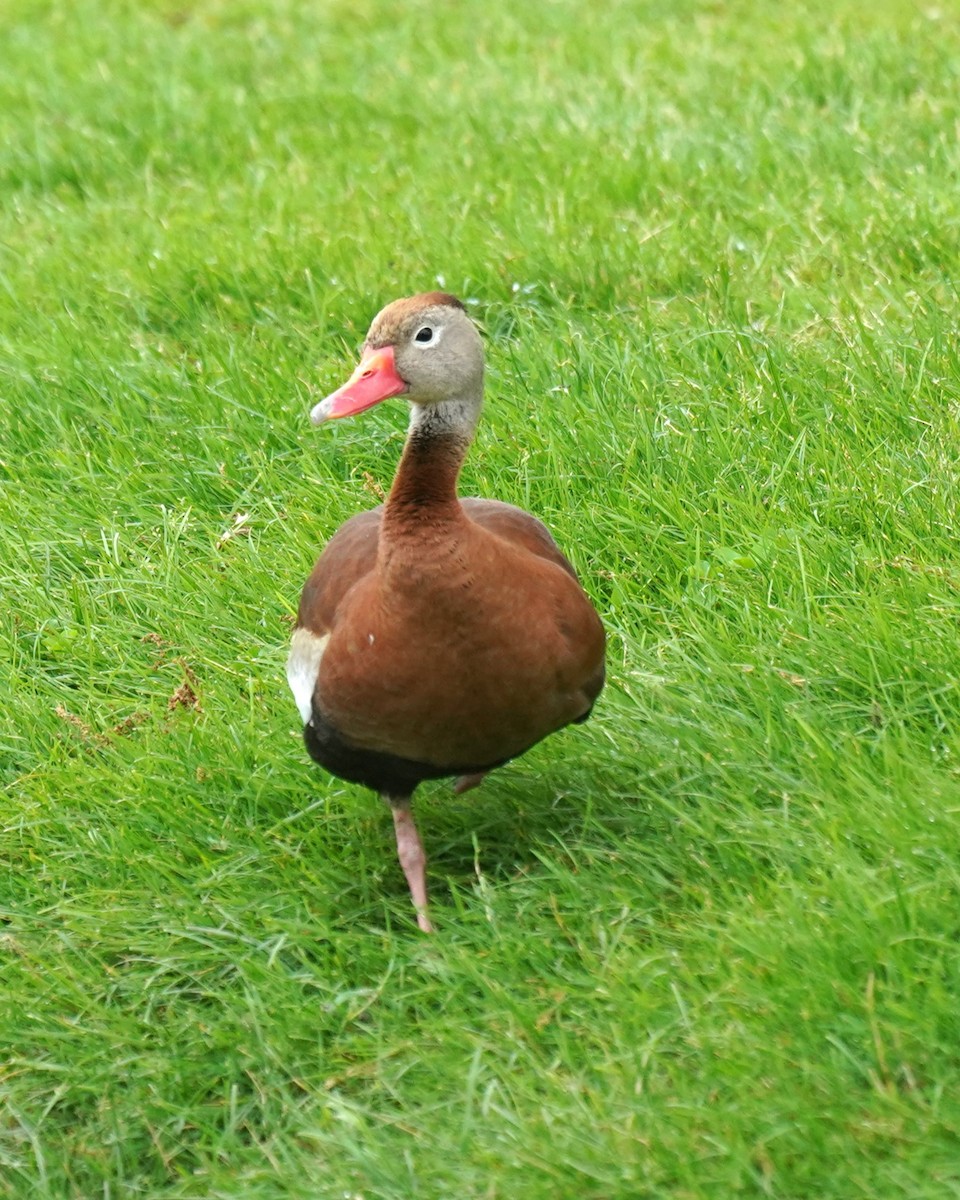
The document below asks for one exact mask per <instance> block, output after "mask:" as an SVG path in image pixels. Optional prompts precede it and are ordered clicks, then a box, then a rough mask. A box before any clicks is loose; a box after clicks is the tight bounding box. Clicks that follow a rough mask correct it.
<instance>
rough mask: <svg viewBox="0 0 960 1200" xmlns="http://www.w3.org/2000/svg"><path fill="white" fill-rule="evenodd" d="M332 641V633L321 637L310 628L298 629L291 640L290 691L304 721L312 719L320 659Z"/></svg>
mask: <svg viewBox="0 0 960 1200" xmlns="http://www.w3.org/2000/svg"><path fill="white" fill-rule="evenodd" d="M329 641H330V634H329V633H325V634H324V635H323V637H319V636H318V635H317V634H315V633H311V632H310V630H309V629H297V630H296V631H295V632H294V635H293V640H292V641H291V642H290V655H289V657H288V658H287V682H288V683H289V684H290V691H291V692H293V698H294V700H296V702H297V708H299V709H300V716H301V717H303V723H304V725H306V723H307V722H308V721H309V720H310V717H311V715H312V712H313V705H312V701H313V689H314V688H315V687H316V686H317V672H318V671H319V670H320V659H321V658H323V652H324V650H325V649H326V648H327V642H329Z"/></svg>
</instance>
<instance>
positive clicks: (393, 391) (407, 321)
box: [310, 292, 483, 425]
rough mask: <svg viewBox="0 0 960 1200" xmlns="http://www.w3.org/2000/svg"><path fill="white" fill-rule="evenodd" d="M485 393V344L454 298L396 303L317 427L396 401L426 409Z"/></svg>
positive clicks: (324, 403) (325, 405) (318, 414)
mask: <svg viewBox="0 0 960 1200" xmlns="http://www.w3.org/2000/svg"><path fill="white" fill-rule="evenodd" d="M482 392H483V343H482V342H481V340H480V335H479V333H478V332H477V327H476V326H475V325H474V323H473V321H471V319H470V317H469V316H468V315H467V310H466V309H465V308H464V307H463V305H462V304H461V303H460V301H459V300H457V299H456V297H454V296H448V295H447V294H446V293H445V292H427V293H425V294H424V295H421V296H409V297H407V298H406V299H403V300H394V301H393V303H392V304H388V305H387V307H386V308H384V309H383V310H382V311H381V312H379V313H377V315H376V316H375V317H374V319H373V324H372V325H371V326H370V330H369V332H368V333H367V337H366V340H365V341H364V343H363V350H362V353H361V358H360V365H359V366H358V367H357V369H356V370H355V371H354V373H353V374H352V375H351V376H350V378H349V379H348V380H347V382H346V383H345V384H344V385H343V386H342V387H339V388H337V390H336V391H335V392H331V394H330V395H329V396H327V397H326V399H324V400H321V401H320V403H319V404H317V405H316V406H315V407H314V409H313V411H312V412H311V413H310V419H311V421H313V423H314V425H320V424H322V423H323V422H324V421H327V420H330V419H332V418H334V417H352V416H354V415H355V414H356V413H361V412H363V411H364V410H365V409H368V408H372V407H373V405H374V404H379V403H380V402H381V400H387V399H389V398H390V397H391V396H405V397H406V399H408V400H409V401H410V402H411V403H412V404H415V405H418V406H420V407H423V408H425V407H428V406H431V405H437V404H443V403H444V402H446V401H457V402H459V403H461V404H462V403H463V402H464V401H475V402H476V404H477V405H478V406H479V401H480V397H481V395H482Z"/></svg>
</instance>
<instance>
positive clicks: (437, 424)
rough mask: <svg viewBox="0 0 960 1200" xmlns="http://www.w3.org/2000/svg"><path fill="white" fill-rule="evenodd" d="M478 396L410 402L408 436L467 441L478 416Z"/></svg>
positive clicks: (471, 438) (480, 401)
mask: <svg viewBox="0 0 960 1200" xmlns="http://www.w3.org/2000/svg"><path fill="white" fill-rule="evenodd" d="M482 403H483V398H482V396H480V395H478V396H456V397H454V398H452V399H450V400H443V401H441V402H440V403H439V404H411V405H410V425H409V430H408V434H407V436H408V437H409V438H417V439H420V438H443V439H444V440H446V439H455V440H456V441H459V442H464V443H465V444H467V445H468V444H469V443H470V442H471V441H472V440H473V434H474V430H475V429H476V427H477V420H478V419H479V417H480V408H481V405H482Z"/></svg>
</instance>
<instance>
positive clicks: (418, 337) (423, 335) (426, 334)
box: [413, 325, 433, 345]
mask: <svg viewBox="0 0 960 1200" xmlns="http://www.w3.org/2000/svg"><path fill="white" fill-rule="evenodd" d="M413 340H414V341H415V342H422V343H423V344H424V345H426V343H427V342H432V341H433V330H432V329H431V328H430V326H429V325H423V326H421V328H420V329H418V330H417V332H416V333H415V334H414V337H413Z"/></svg>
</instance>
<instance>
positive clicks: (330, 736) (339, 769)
mask: <svg viewBox="0 0 960 1200" xmlns="http://www.w3.org/2000/svg"><path fill="white" fill-rule="evenodd" d="M303 740H304V742H306V745H307V750H308V751H309V753H310V757H311V758H313V759H315V760H316V761H317V762H318V763H319V764H320V765H321V767H325V768H326V769H327V770H328V771H329V772H330V774H331V775H336V776H337V778H338V779H347V780H349V781H350V783H362V784H363V785H364V786H365V787H368V788H373V790H374V791H375V792H381V793H382V794H384V795H387V796H409V795H411V794H412V792H413V789H414V788H415V787H416V786H417V784H418V783H422V782H423V781H424V780H425V779H446V778H447V776H450V775H478V774H480V773H481V772H482V771H492V770H493V769H494V767H502V766H503V764H504V763H505V762H509V761H510V760H509V759H508V758H501V759H499V760H498V761H497V762H493V763H463V764H456V765H454V766H443V767H441V766H438V765H437V764H436V763H428V762H417V761H416V760H415V759H412V758H401V757H400V756H399V755H397V754H385V753H383V752H381V751H379V750H364V749H362V748H361V747H359V746H351V745H350V743H349V742H348V741H346V739H345V738H344V737H343V736H342V735H341V734H340V733H339V732H338V731H337V730H336V729H335V728H334V727H333V725H331V724H330V722H329V721H328V720H327V719H326V717H324V716H323V715H322V714H321V713H318V712H317V710H316V708H314V710H313V716H312V717H311V718H310V720H309V721H308V722H307V724H306V725H305V726H304V728H303ZM511 757H512V756H511Z"/></svg>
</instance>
